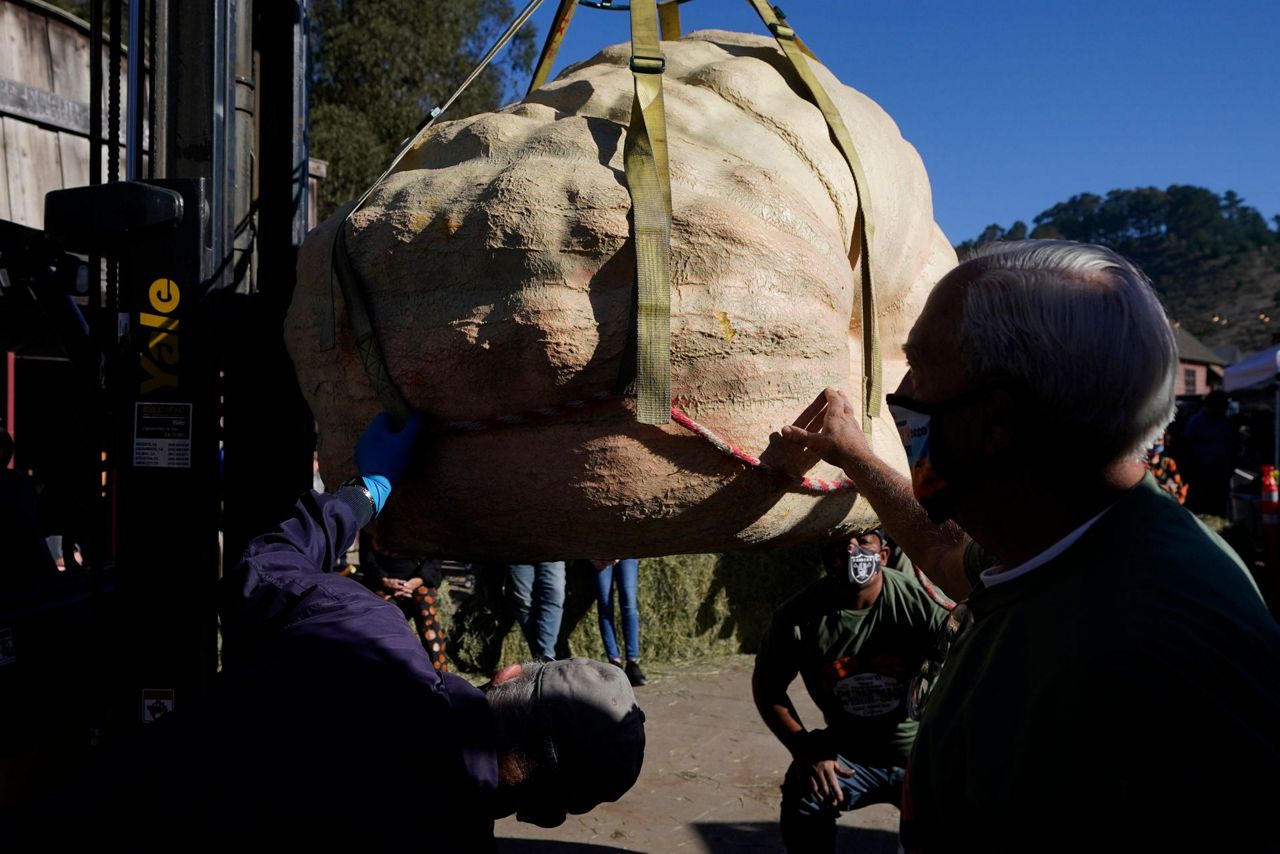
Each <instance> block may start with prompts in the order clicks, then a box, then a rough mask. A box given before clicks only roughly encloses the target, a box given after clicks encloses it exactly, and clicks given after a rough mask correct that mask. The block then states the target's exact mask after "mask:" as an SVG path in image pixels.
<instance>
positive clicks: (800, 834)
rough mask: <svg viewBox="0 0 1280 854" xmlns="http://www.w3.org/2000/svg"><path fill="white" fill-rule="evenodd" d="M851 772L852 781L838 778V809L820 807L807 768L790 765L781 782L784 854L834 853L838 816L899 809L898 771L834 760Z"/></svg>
mask: <svg viewBox="0 0 1280 854" xmlns="http://www.w3.org/2000/svg"><path fill="white" fill-rule="evenodd" d="M836 759H838V760H839V761H840V764H842V765H844V766H845V767H846V768H852V769H853V776H852V777H840V778H838V779H839V780H840V790H841V792H842V793H843V797H842V798H841V799H840V803H839V805H835V804H823V803H820V802H819V801H818V798H817V796H816V795H814V794H813V791H812V790H811V789H810V788H809V773H808V768H807V767H806V766H803V765H801V764H799V763H798V762H792V763H791V767H790V768H788V769H787V776H786V778H785V779H784V780H783V781H782V819H781V824H782V841H783V843H784V844H785V845H786V846H787V850H788V851H792V852H795V851H806V852H809V851H822V852H826V851H835V850H836V818H837V817H838V816H839V815H840V813H841V812H849V811H850V810H856V809H860V808H861V807H868V806H871V805H872V804H893V805H894V806H901V805H902V778H903V777H904V776H906V775H905V772H904V771H903V770H902V769H901V768H874V767H869V766H866V765H860V764H858V763H857V762H850V761H849V760H848V759H846V758H845V757H843V756H839V755H837V756H836Z"/></svg>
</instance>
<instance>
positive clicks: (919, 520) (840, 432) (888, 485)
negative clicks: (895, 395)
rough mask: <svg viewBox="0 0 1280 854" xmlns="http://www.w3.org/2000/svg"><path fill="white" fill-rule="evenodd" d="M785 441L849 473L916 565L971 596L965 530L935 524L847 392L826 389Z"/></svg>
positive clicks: (949, 589) (785, 433)
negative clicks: (882, 454) (870, 436)
mask: <svg viewBox="0 0 1280 854" xmlns="http://www.w3.org/2000/svg"><path fill="white" fill-rule="evenodd" d="M782 437H783V438H784V439H786V440H787V441H789V442H794V443H795V444H797V445H800V446H802V447H804V448H807V449H808V450H810V451H812V452H813V453H815V454H817V455H818V456H820V457H822V459H824V460H826V461H827V462H829V463H831V464H832V465H834V466H839V467H840V468H842V469H844V473H845V474H846V475H848V476H849V479H850V480H851V481H853V483H854V485H855V486H856V487H857V489H858V494H859V495H861V496H862V497H863V498H865V499H867V502H868V503H869V504H870V505H871V507H872V509H873V510H875V511H876V514H877V515H878V516H879V517H880V522H881V524H882V525H883V526H884V530H885V532H886V533H887V534H888V535H889V536H890V537H892V538H893V540H894V542H896V543H897V544H898V545H899V546H901V547H902V550H903V551H904V552H906V553H907V557H909V558H911V561H912V563H914V564H915V565H916V566H918V567H919V568H920V570H921V571H922V572H924V573H925V574H926V575H928V576H929V578H931V579H932V580H933V581H934V582H935V583H936V584H937V585H938V586H939V587H941V588H942V590H943V592H945V593H946V594H947V595H948V596H950V597H951V598H953V599H955V600H957V601H959V600H961V599H964V598H965V597H967V596H968V595H969V590H970V586H969V580H968V579H967V578H966V577H965V572H964V550H965V546H966V544H967V539H966V537H965V534H964V532H963V531H961V530H960V528H959V527H958V526H956V525H955V523H953V522H946V523H944V524H942V525H935V524H934V523H933V522H930V521H929V516H928V514H927V513H925V510H924V508H923V507H921V506H920V502H918V501H916V499H915V496H914V495H912V493H911V481H909V480H907V478H905V477H903V476H902V475H901V474H899V473H898V472H897V471H895V470H894V468H893V467H892V466H890V465H889V464H888V463H886V462H885V461H884V460H882V459H880V458H879V457H878V456H876V454H875V452H874V451H872V450H871V446H870V445H869V444H868V443H867V437H866V435H865V434H864V433H863V432H862V427H861V425H860V424H859V423H858V416H857V414H856V413H855V412H854V408H853V406H852V405H851V404H850V403H849V399H848V398H847V397H845V395H844V392H842V391H840V390H839V389H835V388H828V389H825V390H824V391H823V392H822V393H821V394H819V395H818V397H817V399H816V400H814V402H813V403H811V404H810V405H809V408H808V409H806V410H805V411H804V413H803V414H801V416H800V417H799V418H798V419H796V422H795V424H792V425H788V426H786V427H783V428H782Z"/></svg>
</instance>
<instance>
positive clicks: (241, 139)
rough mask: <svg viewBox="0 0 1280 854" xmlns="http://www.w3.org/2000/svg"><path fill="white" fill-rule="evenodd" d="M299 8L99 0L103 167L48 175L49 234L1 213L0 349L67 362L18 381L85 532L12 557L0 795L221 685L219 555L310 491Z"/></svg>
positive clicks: (97, 143) (71, 513)
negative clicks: (63, 558) (48, 556)
mask: <svg viewBox="0 0 1280 854" xmlns="http://www.w3.org/2000/svg"><path fill="white" fill-rule="evenodd" d="M308 16H309V10H308V4H307V0H272V2H264V0H92V2H91V3H90V4H89V17H90V21H89V44H90V49H89V51H88V61H89V63H90V67H89V78H90V103H89V113H90V121H89V127H90V128H91V129H100V130H101V132H92V133H91V134H90V157H89V164H90V183H89V185H88V186H84V187H74V188H68V189H63V190H58V191H54V192H50V193H49V194H48V195H47V196H46V198H45V222H44V228H43V230H39V229H32V228H29V227H25V226H22V225H19V224H17V223H12V222H5V221H0V350H7V351H17V352H19V353H28V354H31V353H43V354H47V357H48V358H47V361H49V362H50V363H51V364H52V363H56V364H57V365H58V366H59V367H58V369H57V370H56V371H53V372H51V373H49V374H48V375H47V377H46V376H45V375H40V377H41V379H39V380H38V381H37V382H35V383H33V384H31V388H30V389H28V390H27V391H24V394H21V395H19V396H18V401H19V403H20V404H21V405H25V406H30V407H32V408H33V409H34V408H40V409H41V411H42V422H47V423H55V424H58V425H60V427H59V431H58V435H57V436H56V437H54V436H46V437H37V438H38V439H40V440H41V441H44V443H45V444H46V445H50V443H52V447H53V448H54V449H55V451H56V453H53V454H51V455H50V456H52V457H54V458H56V460H57V462H58V464H59V466H60V467H61V469H62V471H63V472H65V477H64V478H63V480H64V481H65V483H66V493H67V500H66V502H65V505H66V508H67V511H66V517H67V523H66V526H67V530H68V532H69V533H71V534H72V537H73V538H74V540H75V542H76V543H77V544H78V546H79V550H78V552H77V551H76V550H75V547H74V546H68V547H64V551H65V552H67V554H68V557H69V558H71V557H72V556H73V555H75V557H74V559H73V562H72V563H71V564H68V565H66V566H65V567H64V568H63V571H61V572H56V573H53V572H51V571H48V567H35V566H30V565H20V566H14V565H12V564H10V565H8V566H7V567H6V568H5V569H4V571H3V572H2V573H0V697H3V698H4V699H3V702H0V777H2V778H4V779H6V780H8V781H10V783H9V784H5V785H0V809H3V808H4V807H5V806H9V805H12V804H6V803H5V799H6V798H9V799H12V798H19V797H21V796H22V795H23V793H24V792H36V791H39V790H40V788H41V785H42V783H45V782H49V781H50V780H52V779H53V778H55V777H57V776H59V775H61V774H62V773H63V770H64V769H65V768H67V767H72V766H75V765H76V764H78V763H82V762H84V761H87V760H88V759H90V758H92V756H93V754H94V753H95V752H98V751H99V750H100V749H103V748H108V747H110V746H111V745H112V744H113V743H118V742H120V741H122V740H125V739H130V738H133V737H135V736H136V735H137V733H138V732H140V731H143V730H145V729H146V728H147V727H149V726H150V725H152V724H154V723H155V722H156V721H158V720H160V719H162V718H163V717H165V716H166V715H169V714H173V713H174V712H175V711H180V710H182V709H183V708H185V707H188V706H198V705H199V704H200V702H201V701H202V699H204V698H206V697H207V696H208V695H209V692H210V690H211V687H212V683H213V679H214V676H215V673H216V672H217V670H218V666H219V654H218V653H219V649H218V631H217V603H216V598H217V584H218V579H219V577H220V574H221V571H222V567H223V561H224V559H225V560H226V561H228V563H227V565H228V566H230V565H231V564H232V563H234V561H235V560H236V558H237V557H238V555H239V554H240V553H241V552H242V551H243V549H244V547H245V545H246V544H247V543H248V541H249V540H251V539H252V538H254V537H256V536H258V535H259V534H262V533H265V532H267V531H269V530H271V529H272V528H273V527H274V526H275V525H276V524H277V523H278V522H279V521H280V520H281V519H283V518H284V517H285V516H286V515H287V513H288V512H289V509H290V508H291V506H292V505H293V503H294V502H295V501H296V499H297V497H298V496H299V495H300V494H301V493H302V492H304V491H305V490H306V489H308V488H310V486H311V483H312V470H313V466H312V460H313V452H314V447H315V432H314V421H313V419H312V417H311V414H310V412H309V410H308V409H307V406H306V404H305V402H304V401H303V399H302V396H301V394H300V393H299V391H298V387H297V381H296V379H295V376H294V371H293V366H292V363H291V361H290V360H289V357H288V355H287V353H286V352H285V349H284V343H283V336H282V334H281V328H282V324H283V319H284V315H285V311H286V309H287V307H288V305H289V301H290V298H291V294H292V289H293V285H294V277H295V261H296V256H297V251H298V247H299V246H300V245H301V243H302V239H303V237H304V236H305V234H306V230H307V209H308V196H307V194H308V187H307V180H308V172H309V170H308V138H307V134H306V133H305V132H304V131H303V130H302V129H305V128H306V127H307V126H308V121H307V118H308V116H307V97H308V85H307V54H308V41H307V40H308V26H307V22H308ZM126 45H127V56H128V57H131V58H133V59H134V60H135V61H131V62H129V63H128V72H127V89H128V98H127V99H122V97H121V91H120V89H121V86H120V79H121V74H120V73H119V69H120V68H121V67H122V65H123V63H124V58H125V56H126ZM104 71H105V73H104ZM122 103H124V104H127V108H126V109H125V110H123V111H122V109H121V107H122ZM122 140H123V145H122ZM122 154H123V158H122V157H121V155H122ZM122 159H123V162H124V169H123V174H121V172H122V170H121V168H120V164H121V160H122ZM104 173H105V174H104ZM10 365H12V362H10ZM8 387H9V388H10V389H12V387H13V371H12V369H10V371H9V377H8ZM28 391H29V393H27V392H28ZM19 415H21V413H19ZM10 420H12V416H11V418H10ZM19 421H21V417H19ZM22 441H23V440H22V439H21V438H19V440H18V445H19V455H20V456H21V453H22ZM6 530H7V529H6ZM26 534H27V535H30V536H31V537H36V538H37V539H40V540H42V539H43V538H41V537H39V535H38V533H37V532H32V531H29V530H28V531H26ZM72 537H69V538H68V539H71V538H72ZM9 551H10V553H11V554H12V553H14V550H13V549H12V548H11V549H10V550H9ZM42 778H43V779H42Z"/></svg>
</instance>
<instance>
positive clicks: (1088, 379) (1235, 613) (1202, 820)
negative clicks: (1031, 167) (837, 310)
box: [783, 241, 1280, 850]
mask: <svg viewBox="0 0 1280 854" xmlns="http://www.w3.org/2000/svg"><path fill="white" fill-rule="evenodd" d="M905 350H906V354H907V357H908V360H909V364H910V368H911V370H910V373H909V374H908V376H907V378H906V379H905V380H904V382H903V386H902V388H900V389H899V393H898V394H897V395H890V396H889V398H888V400H889V404H890V406H891V408H892V410H893V413H894V417H895V420H896V421H897V423H898V426H899V430H900V431H901V432H902V435H903V441H904V446H905V447H906V449H907V456H908V461H909V464H910V466H911V472H912V480H911V483H910V484H908V483H907V481H906V480H905V479H904V478H902V477H901V476H900V475H898V474H897V473H896V472H895V471H894V470H893V469H892V468H891V467H890V466H889V465H887V464H886V463H884V462H883V461H881V460H880V459H878V458H877V457H876V456H875V455H874V454H873V453H872V451H871V450H870V448H869V447H868V446H867V443H866V442H865V440H864V439H863V436H862V431H861V430H860V428H859V426H858V423H857V419H856V416H855V414H854V411H853V409H852V407H851V406H850V405H849V402H848V400H847V399H846V398H845V397H844V395H843V394H842V393H840V392H839V391H836V390H833V389H828V390H826V391H825V392H824V393H823V394H822V395H820V396H819V398H818V400H817V401H815V402H814V405H813V406H811V407H810V409H809V410H807V411H806V412H805V413H804V414H803V415H802V416H801V417H800V419H799V420H798V421H797V422H796V425H794V426H790V427H786V428H784V429H783V435H784V436H785V437H786V438H787V439H789V440H791V441H794V442H796V443H798V444H801V445H803V446H806V447H808V448H809V449H810V450H812V451H814V452H815V453H818V454H820V455H822V456H823V457H824V458H825V459H827V460H829V461H831V462H833V463H835V464H837V465H840V466H841V467H842V468H844V470H845V471H846V472H847V473H848V475H849V477H850V478H851V479H852V480H853V481H854V482H855V483H857V484H858V486H859V488H860V490H861V493H862V494H863V495H864V496H865V497H866V498H867V499H868V501H870V503H871V504H872V506H873V507H875V509H876V510H877V511H878V512H879V513H880V515H881V518H882V520H883V522H884V526H885V529H886V530H887V531H888V533H889V534H890V535H891V536H892V537H894V539H895V540H897V541H898V542H899V543H900V544H901V545H902V546H903V548H904V549H905V550H906V552H907V554H908V555H909V556H910V557H911V558H912V560H914V561H915V562H916V563H917V565H919V566H921V567H922V568H923V569H924V570H925V571H926V572H928V573H930V574H931V575H933V576H934V577H935V578H936V579H937V580H938V581H939V583H940V584H942V586H943V587H944V589H946V590H947V591H948V592H949V593H951V594H952V595H953V596H957V597H962V596H964V595H965V594H967V593H969V591H970V588H972V593H971V594H970V598H969V600H968V602H967V603H966V604H964V605H961V606H960V607H958V608H957V609H956V611H954V612H952V616H951V618H950V619H949V620H948V622H947V626H946V627H945V629H944V631H943V634H942V637H941V638H940V639H939V649H938V651H937V654H935V656H934V659H935V660H934V661H932V662H929V663H926V665H925V667H924V668H923V669H922V671H921V674H920V676H919V677H918V678H917V680H916V685H915V686H914V690H913V696H912V700H913V706H914V707H915V709H916V711H917V714H919V715H920V717H921V726H920V730H919V735H918V737H917V740H916V743H915V747H914V749H913V752H912V755H911V761H910V765H909V767H908V771H907V781H906V788H905V791H904V796H903V800H904V803H903V817H902V838H903V845H904V847H905V848H906V849H907V850H939V849H975V848H982V849H985V850H1014V849H1025V850H1031V849H1036V850H1040V849H1043V848H1046V847H1048V848H1072V849H1076V850H1084V849H1086V848H1097V847H1102V848H1106V849H1113V848H1119V847H1125V848H1129V849H1135V848H1136V849H1141V850H1146V849H1150V848H1156V847H1167V846H1170V845H1172V846H1174V847H1177V848H1184V847H1189V848H1208V847H1210V846H1212V847H1214V848H1222V849H1228V850H1230V849H1235V850H1246V849H1251V848H1252V847H1253V845H1251V843H1255V842H1256V841H1257V840H1258V838H1259V837H1262V836H1263V831H1264V823H1265V817H1266V815H1267V811H1268V810H1271V809H1274V803H1275V801H1276V797H1277V794H1280V790H1278V784H1277V781H1278V780H1280V727H1278V726H1277V725H1276V721H1277V720H1280V685H1278V684H1277V681H1276V675H1277V674H1278V673H1280V628H1278V627H1277V625H1276V623H1275V621H1274V620H1273V619H1272V618H1271V616H1270V615H1269V614H1268V613H1267V611H1266V608H1265V606H1264V605H1263V603H1262V600H1261V598H1260V597H1259V595H1258V592H1257V588H1256V586H1255V585H1254V583H1253V581H1252V579H1251V578H1250V577H1249V575H1248V573H1247V571H1246V570H1245V568H1244V565H1243V564H1242V563H1241V562H1240V561H1239V559H1238V558H1237V557H1236V556H1235V555H1234V554H1233V553H1232V552H1231V551H1230V550H1229V549H1227V548H1226V547H1225V546H1224V544H1223V543H1222V542H1221V540H1219V539H1218V538H1217V537H1215V536H1214V535H1212V534H1211V533H1209V532H1208V531H1207V529H1205V528H1204V527H1203V526H1202V525H1201V524H1200V523H1199V522H1198V521H1197V520H1196V519H1195V517H1193V516H1191V515H1190V514H1189V513H1187V512H1186V511H1185V510H1183V509H1182V508H1181V507H1179V506H1178V505H1177V504H1176V503H1175V502H1173V501H1170V500H1169V499H1168V498H1167V497H1166V496H1164V495H1163V494H1162V493H1161V492H1160V491H1159V488H1158V487H1157V486H1155V484H1154V483H1153V482H1152V480H1151V478H1150V476H1149V475H1147V474H1146V473H1145V471H1144V466H1143V460H1142V453H1143V449H1145V448H1146V447H1148V446H1149V445H1150V444H1151V443H1152V441H1153V440H1154V439H1155V438H1156V437H1158V436H1159V435H1160V433H1161V431H1162V430H1163V429H1164V426H1165V424H1166V423H1167V422H1168V420H1169V418H1170V417H1171V415H1172V412H1173V403H1174V397H1173V386H1174V377H1175V374H1176V370H1177V367H1178V358H1177V352H1176V349H1175V347H1174V342H1173V336H1172V333H1171V331H1170V328H1169V324H1168V321H1167V320H1166V318H1165V316H1164V313H1163V311H1162V310H1161V308H1160V304H1159V302H1158V301H1157V299H1156V296H1155V294H1154V293H1153V291H1152V290H1151V287H1150V284H1149V283H1148V282H1147V280H1146V278H1145V277H1144V276H1143V275H1142V273H1141V272H1140V271H1138V270H1137V269H1136V268H1135V267H1134V266H1133V265H1132V264H1130V263H1129V262H1127V261H1125V260H1124V259H1122V258H1120V257H1119V256H1118V255H1116V254H1115V253H1113V252H1111V251H1110V250H1108V249H1104V248H1102V247H1098V246H1089V245H1082V244H1074V243H1066V242H1060V241H1024V242H1018V243H1008V244H997V245H994V246H991V247H989V248H988V249H987V250H986V251H985V252H984V253H983V254H982V255H980V256H979V257H977V258H974V259H971V260H969V261H967V262H965V263H963V264H961V265H960V266H958V267H957V268H956V269H955V270H953V271H952V272H951V273H950V274H948V275H947V276H946V277H945V278H944V279H943V280H942V281H941V282H940V283H939V284H938V286H937V287H936V288H935V289H934V291H933V293H932V294H931V295H930V297H929V300H928V302H927V303H926V305H925V308H924V311H923V312H922V314H921V315H920V318H919V320H918V321H917V323H916V325H915V327H914V328H913V329H912V330H911V333H910V336H909V338H908V341H907V344H906V347H905ZM1046 448H1048V449H1052V453H1053V454H1054V455H1055V461H1054V463H1053V465H1052V466H1049V465H1046V463H1045V449H1046ZM913 493H914V497H913ZM944 658H945V667H942V668H941V672H940V673H939V666H940V665H941V664H942V660H943V659H944ZM1274 841H1275V840H1274V838H1272V839H1271V840H1270V844H1274Z"/></svg>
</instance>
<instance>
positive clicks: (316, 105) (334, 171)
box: [311, 0, 535, 216]
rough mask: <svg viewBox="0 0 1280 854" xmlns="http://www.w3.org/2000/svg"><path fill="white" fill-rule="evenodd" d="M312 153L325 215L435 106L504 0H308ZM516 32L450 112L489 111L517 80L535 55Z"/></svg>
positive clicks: (489, 30) (486, 35) (497, 27)
mask: <svg viewBox="0 0 1280 854" xmlns="http://www.w3.org/2000/svg"><path fill="white" fill-rule="evenodd" d="M311 9H312V55H311V60H312V80H311V86H312V88H311V144H312V155H313V156H315V157H317V158H319V159H321V160H327V161H328V162H329V173H328V177H327V178H326V179H325V180H324V181H321V182H320V212H321V215H322V216H327V215H328V214H329V213H331V212H332V211H333V210H334V209H335V208H336V207H338V206H339V205H340V204H342V203H343V202H345V201H346V200H348V199H350V198H352V197H354V196H357V195H359V194H360V193H361V192H362V191H363V190H364V189H365V187H367V186H368V185H369V184H370V183H372V182H373V180H374V179H375V178H377V176H378V173H379V171H381V168H382V167H383V166H384V165H385V163H386V161H387V159H388V158H389V157H390V156H391V154H392V153H393V152H394V151H395V149H396V148H397V147H398V146H399V145H400V143H401V142H402V141H403V140H404V138H405V137H406V136H408V135H409V134H410V133H412V132H413V129H414V128H415V127H417V125H418V123H419V122H420V121H421V119H422V117H423V116H424V115H425V114H426V113H427V112H428V111H429V110H430V109H431V108H432V107H433V106H436V105H438V104H441V103H443V101H444V99H445V98H447V97H448V96H449V95H450V94H452V92H453V90H454V89H455V88H456V87H457V86H458V84H460V83H461V82H462V80H463V79H464V78H465V77H466V75H467V74H468V73H469V72H470V71H471V69H472V68H473V67H474V66H475V64H476V63H477V62H478V61H479V60H480V57H481V56H483V54H484V52H485V51H486V50H487V49H488V48H489V46H490V45H491V44H492V42H493V40H494V39H495V38H497V36H498V35H499V34H500V33H501V32H502V30H503V29H504V28H505V27H506V26H507V24H508V23H509V22H510V20H511V19H512V18H514V17H515V8H514V6H513V4H512V3H511V2H510V0H466V2H447V0H316V2H314V3H313V4H312V7H311ZM534 41H535V36H534V32H533V29H532V26H531V25H529V24H526V25H525V27H524V29H522V30H521V32H520V33H519V34H517V36H516V37H515V38H514V39H513V40H512V41H511V42H510V43H509V44H508V45H507V46H506V48H504V49H503V52H502V54H500V55H499V56H498V58H497V59H496V60H495V61H494V63H493V64H491V65H490V67H489V68H488V69H486V71H485V72H484V73H483V74H482V75H480V77H478V78H476V80H475V81H474V82H473V83H472V84H471V86H470V87H468V89H467V91H466V92H465V93H463V95H462V96H461V97H460V98H459V99H458V101H457V102H455V103H454V105H453V106H452V107H450V109H449V113H448V116H447V118H450V119H457V118H463V117H465V116H468V115H473V114H475V113H478V112H484V111H486V110H492V109H495V108H496V107H497V106H499V104H500V103H501V102H502V101H503V100H504V98H506V97H508V96H510V95H511V94H513V93H514V92H516V91H518V90H519V88H520V87H521V86H522V85H523V84H524V82H525V80H526V79H527V75H528V73H529V70H530V68H531V67H532V65H533V61H534V59H535V44H534Z"/></svg>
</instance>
